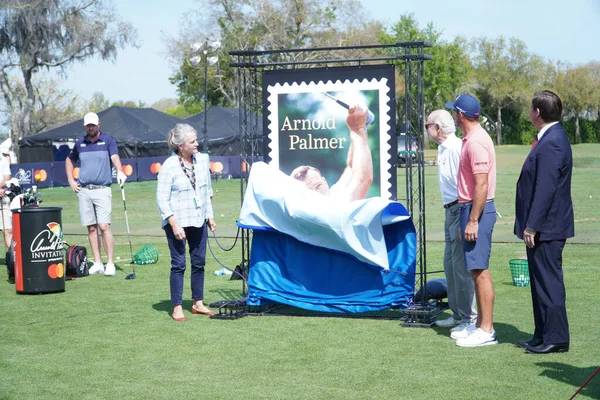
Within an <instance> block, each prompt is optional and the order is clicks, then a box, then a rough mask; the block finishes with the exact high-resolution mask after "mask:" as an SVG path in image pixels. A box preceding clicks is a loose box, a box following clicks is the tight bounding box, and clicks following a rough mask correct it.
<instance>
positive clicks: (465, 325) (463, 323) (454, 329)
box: [450, 322, 472, 332]
mask: <svg viewBox="0 0 600 400" xmlns="http://www.w3.org/2000/svg"><path fill="white" fill-rule="evenodd" d="M469 325H472V324H471V323H470V322H461V323H460V324H458V325H456V326H455V327H454V328H452V329H450V332H456V331H462V330H463V329H465V328H466V327H467V326H469Z"/></svg>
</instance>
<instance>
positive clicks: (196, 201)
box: [194, 196, 202, 208]
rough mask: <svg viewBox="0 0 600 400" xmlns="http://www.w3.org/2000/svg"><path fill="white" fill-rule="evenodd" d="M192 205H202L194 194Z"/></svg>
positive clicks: (198, 206)
mask: <svg viewBox="0 0 600 400" xmlns="http://www.w3.org/2000/svg"><path fill="white" fill-rule="evenodd" d="M194 207H196V208H201V207H202V203H200V200H199V199H198V198H197V197H196V196H194Z"/></svg>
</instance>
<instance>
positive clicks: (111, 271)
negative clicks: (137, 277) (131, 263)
mask: <svg viewBox="0 0 600 400" xmlns="http://www.w3.org/2000/svg"><path fill="white" fill-rule="evenodd" d="M116 273H117V271H116V270H115V264H113V263H108V264H106V270H104V276H114V275H115V274H116Z"/></svg>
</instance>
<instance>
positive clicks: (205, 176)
mask: <svg viewBox="0 0 600 400" xmlns="http://www.w3.org/2000/svg"><path fill="white" fill-rule="evenodd" d="M194 171H195V173H196V192H195V193H194V189H193V187H192V184H191V183H190V180H189V179H188V177H187V176H186V174H185V173H184V172H183V170H182V169H181V164H180V162H179V157H178V156H177V154H175V153H173V154H172V155H171V156H170V157H169V158H167V159H166V160H165V162H164V163H163V165H162V166H161V168H160V172H159V173H158V185H157V187H156V204H157V205H158V211H159V212H160V218H161V219H162V226H163V227H164V226H165V225H167V223H168V222H167V218H169V217H170V216H171V215H173V216H174V217H175V219H176V220H177V222H178V223H179V225H180V226H181V227H182V228H184V227H188V226H195V227H198V228H199V227H201V226H202V225H204V221H205V220H206V219H207V218H213V217H214V213H213V208H212V202H211V197H212V195H213V191H212V186H211V183H210V162H209V159H208V154H200V153H196V154H194ZM194 196H196V198H197V199H198V200H199V203H200V207H198V208H196V206H195V205H194Z"/></svg>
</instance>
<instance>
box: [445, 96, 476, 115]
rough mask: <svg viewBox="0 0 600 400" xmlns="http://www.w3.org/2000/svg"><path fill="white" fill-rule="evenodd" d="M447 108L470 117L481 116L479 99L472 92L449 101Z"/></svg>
mask: <svg viewBox="0 0 600 400" xmlns="http://www.w3.org/2000/svg"><path fill="white" fill-rule="evenodd" d="M446 108H449V109H451V110H455V111H458V112H460V113H462V114H465V115H466V116H467V117H469V118H479V112H480V111H481V106H480V105H479V101H478V100H477V99H476V98H475V97H473V96H471V95H470V94H461V95H460V96H458V97H457V98H456V100H454V101H449V102H447V103H446Z"/></svg>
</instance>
